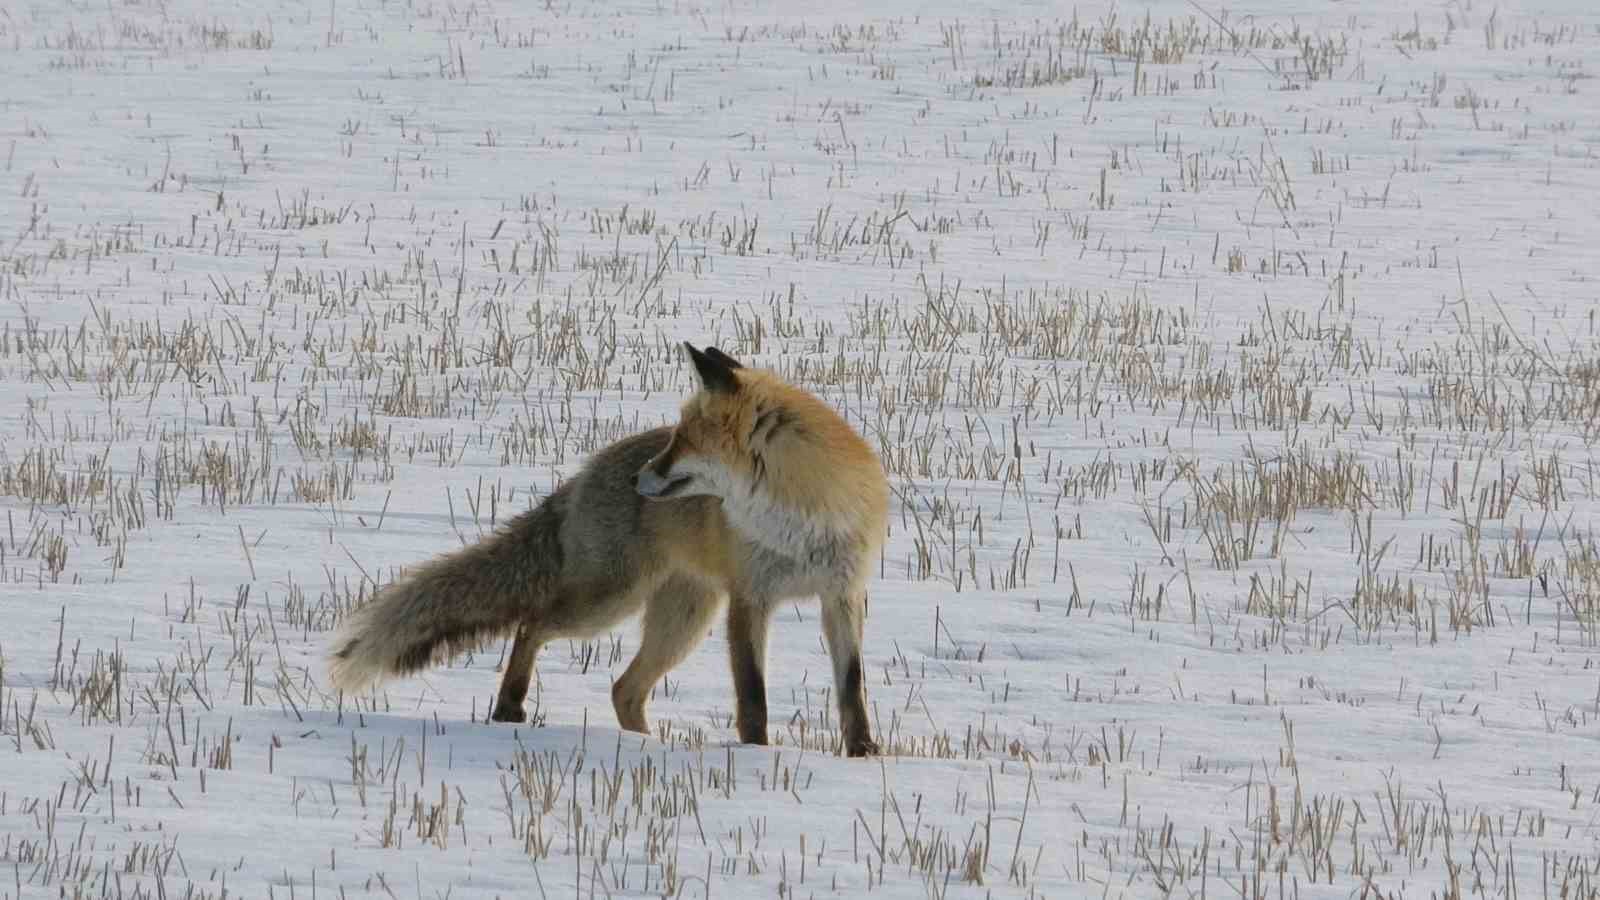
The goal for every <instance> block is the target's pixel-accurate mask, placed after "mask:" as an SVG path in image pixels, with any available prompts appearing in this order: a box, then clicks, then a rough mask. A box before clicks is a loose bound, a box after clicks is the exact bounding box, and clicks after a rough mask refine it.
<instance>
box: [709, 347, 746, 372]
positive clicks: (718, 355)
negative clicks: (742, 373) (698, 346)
mask: <svg viewBox="0 0 1600 900" xmlns="http://www.w3.org/2000/svg"><path fill="white" fill-rule="evenodd" d="M706 356H707V357H708V358H710V359H714V360H716V361H717V362H719V363H722V364H723V365H725V366H727V367H728V368H730V369H742V368H744V363H742V362H739V361H738V360H737V359H734V358H733V357H731V356H729V355H728V354H726V353H723V352H722V351H721V350H718V349H717V348H715V347H707V348H706Z"/></svg>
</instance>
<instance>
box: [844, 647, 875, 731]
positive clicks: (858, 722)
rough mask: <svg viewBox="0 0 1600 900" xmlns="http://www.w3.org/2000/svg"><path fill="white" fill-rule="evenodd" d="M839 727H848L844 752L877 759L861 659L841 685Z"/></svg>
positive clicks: (850, 666)
mask: <svg viewBox="0 0 1600 900" xmlns="http://www.w3.org/2000/svg"><path fill="white" fill-rule="evenodd" d="M839 723H840V724H841V725H842V726H843V727H844V745H845V746H844V749H845V753H846V754H847V755H849V756H875V755H877V753H878V743H877V742H876V741H874V740H873V739H872V726H871V725H870V724H868V720H867V691H866V685H865V684H864V682H863V677H862V672H861V657H860V656H852V657H850V662H849V664H848V666H847V667H846V668H845V673H844V681H843V682H842V683H841V684H840V685H839Z"/></svg>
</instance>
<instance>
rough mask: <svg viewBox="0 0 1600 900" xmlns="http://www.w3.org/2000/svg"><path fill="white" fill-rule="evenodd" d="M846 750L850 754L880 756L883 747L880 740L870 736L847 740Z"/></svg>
mask: <svg viewBox="0 0 1600 900" xmlns="http://www.w3.org/2000/svg"><path fill="white" fill-rule="evenodd" d="M845 751H846V754H847V755H849V756H879V755H881V754H882V753H883V749H882V748H880V747H879V746H878V742H877V741H875V740H873V739H872V738H869V737H862V738H852V739H850V740H848V741H846V742H845Z"/></svg>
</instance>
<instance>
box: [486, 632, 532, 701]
mask: <svg viewBox="0 0 1600 900" xmlns="http://www.w3.org/2000/svg"><path fill="white" fill-rule="evenodd" d="M538 655H539V642H538V641H537V640H536V639H535V638H534V636H533V631H532V629H530V628H529V627H528V626H526V625H523V626H521V627H520V628H518V629H517V637H516V640H515V641H513V642H512V644H511V658H510V659H508V660H506V668H505V673H504V674H502V675H501V676H500V694H499V696H498V697H497V698H496V699H495V702H494V712H493V713H492V714H491V716H490V718H492V719H494V720H495V721H496V722H525V721H527V719H528V713H527V711H526V710H524V709H523V708H522V703H523V701H524V700H526V699H527V698H528V684H529V682H530V681H531V680H532V679H533V661H534V657H536V656H538Z"/></svg>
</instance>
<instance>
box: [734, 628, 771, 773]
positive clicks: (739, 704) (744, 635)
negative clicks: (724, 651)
mask: <svg viewBox="0 0 1600 900" xmlns="http://www.w3.org/2000/svg"><path fill="white" fill-rule="evenodd" d="M771 622H772V606H771V604H768V603H763V602H759V601H757V602H751V601H748V600H745V599H744V598H742V597H734V598H733V599H731V600H729V601H728V662H729V663H730V664H731V666H732V668H733V695H734V700H735V703H736V707H735V708H736V710H737V720H738V723H739V740H740V741H742V742H744V743H746V744H765V743H766V742H767V671H766V669H767V628H768V626H769V625H770V624H771Z"/></svg>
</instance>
